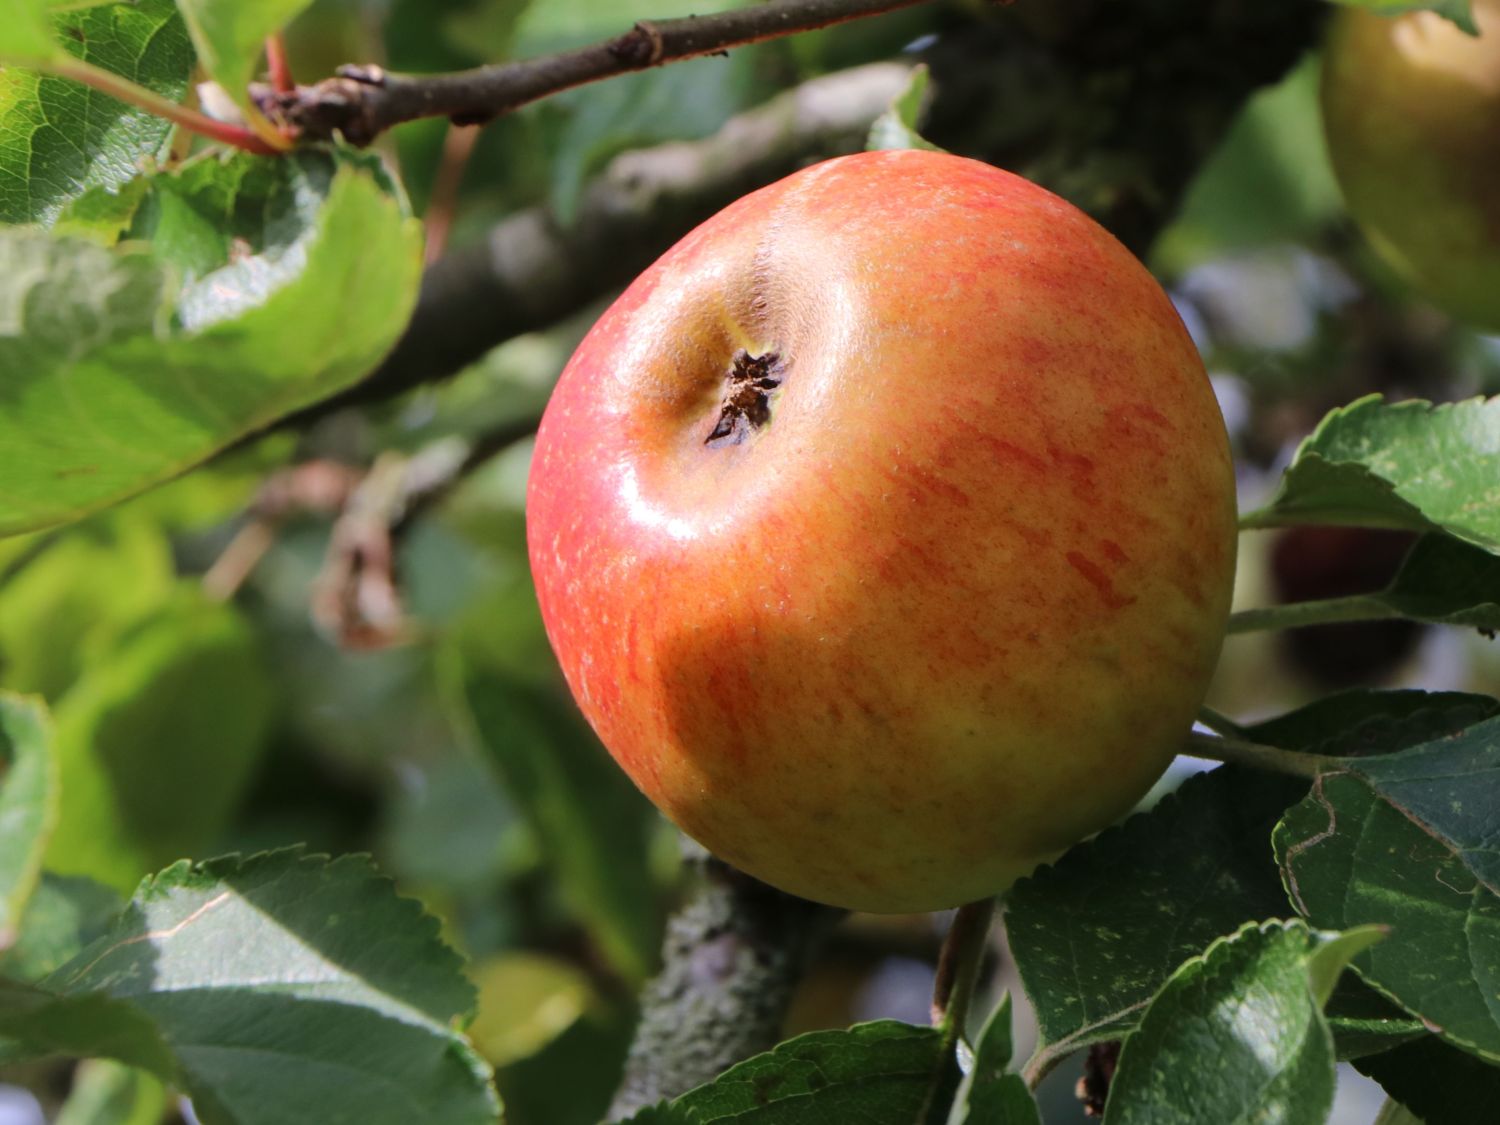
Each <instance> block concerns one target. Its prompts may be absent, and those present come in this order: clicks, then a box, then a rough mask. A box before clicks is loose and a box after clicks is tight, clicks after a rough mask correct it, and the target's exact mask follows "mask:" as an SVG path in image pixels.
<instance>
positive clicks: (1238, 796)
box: [1005, 767, 1307, 1071]
mask: <svg viewBox="0 0 1500 1125" xmlns="http://www.w3.org/2000/svg"><path fill="white" fill-rule="evenodd" d="M1306 789H1307V786H1306V783H1305V782H1298V781H1296V780H1294V779H1291V778H1283V777H1279V776H1276V775H1273V774H1267V773H1257V772H1255V771H1251V770H1245V769H1240V768H1236V767H1221V768H1219V769H1216V770H1213V771H1212V772H1209V773H1204V774H1198V775H1197V776H1195V777H1192V778H1189V779H1188V780H1187V781H1186V782H1184V783H1183V784H1182V786H1181V787H1180V788H1178V789H1177V790H1176V791H1175V792H1173V793H1171V794H1168V795H1167V796H1166V797H1164V798H1163V799H1162V800H1161V801H1160V802H1158V803H1157V804H1156V805H1155V807H1153V808H1152V809H1151V810H1150V811H1149V812H1144V813H1139V814H1137V815H1135V816H1133V817H1131V818H1130V819H1129V820H1127V821H1125V822H1124V823H1123V824H1121V825H1119V826H1117V827H1115V828H1110V829H1107V830H1106V831H1104V832H1101V833H1100V834H1099V835H1098V836H1097V837H1095V838H1094V839H1093V840H1091V841H1089V842H1087V843H1084V844H1080V845H1078V846H1077V847H1075V848H1073V849H1072V850H1071V851H1069V852H1068V853H1067V854H1066V855H1064V856H1063V857H1062V859H1060V860H1059V861H1058V862H1057V863H1056V864H1054V865H1052V866H1050V867H1044V868H1042V869H1040V870H1039V871H1037V873H1036V874H1035V875H1032V876H1031V877H1030V878H1027V879H1023V880H1021V881H1020V882H1019V883H1017V884H1016V885H1015V887H1014V888H1012V890H1011V892H1010V894H1009V895H1008V896H1007V898H1006V906H1005V920H1006V921H1005V924H1006V932H1007V934H1008V935H1009V938H1010V948H1011V955H1012V956H1013V957H1014V958H1015V962H1016V968H1017V970H1018V971H1019V972H1020V975H1021V980H1022V982H1023V984H1024V985H1025V986H1026V993H1027V995H1028V996H1030V997H1031V1000H1032V1004H1033V1005H1034V1006H1035V1008H1036V1015H1037V1022H1038V1024H1039V1027H1040V1032H1041V1037H1040V1046H1039V1048H1038V1052H1037V1056H1036V1059H1035V1061H1034V1062H1033V1063H1032V1064H1031V1068H1034V1069H1038V1070H1041V1071H1045V1070H1046V1069H1047V1068H1049V1067H1050V1066H1052V1065H1053V1064H1055V1063H1056V1062H1057V1061H1058V1060H1060V1059H1061V1058H1063V1057H1064V1056H1065V1055H1067V1054H1068V1053H1069V1052H1071V1051H1074V1050H1077V1049H1078V1048H1080V1047H1084V1046H1087V1045H1088V1044H1090V1043H1097V1042H1103V1041H1105V1040H1109V1039H1119V1038H1121V1037H1123V1036H1124V1035H1125V1034H1126V1033H1128V1032H1129V1031H1130V1029H1131V1028H1132V1027H1134V1026H1135V1024H1136V1022H1137V1021H1138V1020H1139V1019H1140V1018H1141V1014H1142V1012H1144V1011H1145V1009H1146V1006H1147V1005H1148V1004H1149V1003H1150V1001H1151V998H1152V996H1154V995H1155V994H1156V992H1157V990H1158V989H1160V988H1161V986H1162V984H1163V983H1164V982H1165V981H1166V980H1167V979H1168V978H1169V977H1170V976H1171V975H1172V973H1173V972H1175V971H1176V970H1177V968H1178V966H1180V965H1181V964H1182V963H1183V961H1184V960H1186V959H1187V958H1189V957H1191V956H1193V955H1195V954H1197V953H1199V952H1201V951H1202V950H1203V949H1204V947H1205V946H1207V945H1208V944H1209V943H1210V942H1211V941H1213V940H1214V939H1215V938H1217V937H1220V936H1221V935H1223V934H1226V933H1232V932H1234V931H1235V930H1237V929H1238V928H1239V927H1240V926H1242V925H1243V924H1245V923H1246V922H1247V921H1258V920H1260V919H1263V918H1275V917H1279V916H1286V915H1289V914H1290V913H1291V909H1290V904H1289V903H1288V902H1287V899H1286V894H1285V892H1284V891H1283V890H1282V888H1281V885H1280V883H1279V881H1278V879H1277V876H1276V867H1275V862H1274V858H1273V856H1272V854H1271V843H1270V840H1271V829H1272V828H1273V827H1274V826H1275V824H1276V821H1277V819H1278V818H1279V817H1280V816H1281V814H1282V812H1283V810H1285V809H1286V807H1287V806H1288V805H1290V804H1292V803H1293V802H1294V801H1296V800H1297V799H1298V798H1299V797H1300V796H1301V795H1302V794H1303V793H1305V792H1306Z"/></svg>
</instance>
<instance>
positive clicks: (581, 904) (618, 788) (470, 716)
mask: <svg viewBox="0 0 1500 1125" xmlns="http://www.w3.org/2000/svg"><path fill="white" fill-rule="evenodd" d="M554 667H555V666H554V664H553V661H552V658H551V656H550V653H549V652H548V649H547V645H546V637H545V635H544V633H543V631H542V627H541V615H540V612H539V611H538V609H537V607H536V600H535V594H534V593H533V592H532V590H531V587H530V585H529V584H528V583H514V584H512V585H510V586H508V587H503V588H501V589H500V590H498V591H497V593H496V595H495V596H494V597H493V598H491V599H490V600H489V601H488V602H487V603H486V604H485V605H482V606H480V607H479V609H478V610H477V611H476V612H475V613H474V614H473V615H472V616H471V617H470V618H469V619H467V620H466V621H465V622H464V623H463V624H462V625H461V626H460V627H459V628H457V629H456V630H455V631H454V633H453V634H452V640H451V643H450V645H449V647H448V649H447V651H446V652H445V653H444V654H443V657H442V660H441V674H442V680H443V685H444V689H445V694H446V695H447V697H448V699H449V702H450V704H451V706H452V711H453V714H454V716H455V718H456V721H457V723H458V725H459V728H460V729H461V730H463V731H464V732H465V733H466V735H467V737H468V739H469V741H470V742H471V743H472V744H473V745H474V746H476V748H478V749H479V750H480V751H482V752H483V753H484V755H485V756H486V757H487V758H488V759H489V760H490V761H491V762H493V763H494V765H495V767H496V768H497V769H498V771H499V774H500V777H501V780H502V781H503V782H504V783H505V786H506V791H507V793H508V794H509V795H510V797H511V799H512V800H514V801H515V803H516V806H517V809H518V811H519V812H520V813H521V815H522V816H523V817H524V818H525V820H526V822H527V823H528V824H529V825H530V827H531V829H532V831H533V832H534V834H535V835H536V838H537V840H538V841H539V842H540V844H541V847H542V851H543V854H544V856H545V858H546V861H547V863H548V864H549V865H550V866H551V867H552V869H553V871H554V873H555V876H556V878H557V881H558V884H559V887H560V889H561V891H562V893H563V896H564V898H565V900H566V902H567V904H568V906H569V907H570V908H571V909H572V910H573V911H574V912H575V913H576V914H577V915H578V917H579V918H581V919H582V920H583V921H584V922H585V923H586V924H587V925H588V927H589V929H590V930H592V931H593V933H594V934H595V936H596V937H597V939H598V941H599V942H600V945H601V946H602V947H603V949H604V951H605V952H606V954H607V955H608V956H609V958H610V960H611V961H612V962H613V963H614V964H615V966H616V967H617V968H618V969H619V970H620V971H621V972H622V973H624V974H625V975H626V976H627V977H628V978H629V979H632V980H641V979H642V978H644V976H645V975H646V973H647V972H648V971H649V969H650V967H651V965H652V963H653V962H654V960H655V958H656V955H657V949H658V945H659V942H658V935H659V932H660V916H659V913H658V907H657V895H656V893H655V885H654V881H653V879H652V874H651V867H650V862H649V844H650V839H651V834H652V832H653V830H654V828H655V825H656V824H657V823H658V821H657V817H656V814H655V812H654V811H653V810H652V808H651V805H650V804H649V803H648V802H647V801H646V799H645V798H644V797H642V796H641V794H640V793H639V792H638V791H637V790H636V788H635V786H634V785H632V784H631V783H630V781H629V780H628V779H627V778H626V776H625V774H624V773H623V772H622V771H621V770H620V769H619V767H617V766H616V765H615V764H614V762H613V761H611V759H610V757H609V755H608V753H607V752H606V751H605V750H604V748H603V747H602V746H601V745H600V744H599V741H598V739H597V738H595V737H594V735H593V733H592V732H591V731H590V730H589V728H588V726H587V724H586V723H585V722H584V721H583V719H582V717H581V716H580V715H579V714H578V712H577V710H576V708H575V707H574V706H573V703H572V701H571V700H570V699H566V698H564V696H563V693H562V691H561V690H560V688H559V686H558V683H557V679H556V677H555V674H554V672H553V670H554Z"/></svg>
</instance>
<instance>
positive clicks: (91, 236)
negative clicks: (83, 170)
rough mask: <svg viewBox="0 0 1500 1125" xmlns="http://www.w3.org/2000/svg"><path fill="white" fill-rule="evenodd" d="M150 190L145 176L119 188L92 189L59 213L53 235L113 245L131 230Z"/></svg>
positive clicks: (54, 222) (54, 224) (53, 224)
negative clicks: (137, 212) (136, 214)
mask: <svg viewBox="0 0 1500 1125" xmlns="http://www.w3.org/2000/svg"><path fill="white" fill-rule="evenodd" d="M150 187H151V181H150V180H149V179H147V178H146V177H145V176H137V177H135V178H134V179H133V180H129V181H127V182H126V183H124V184H121V185H120V186H119V188H118V189H111V188H107V187H91V188H89V189H88V190H87V191H85V192H84V193H83V194H82V195H79V196H77V197H75V198H74V199H73V200H71V201H70V202H69V203H68V204H67V206H65V207H64V208H63V209H62V210H61V211H60V212H59V213H58V216H57V218H56V219H55V220H53V223H52V233H53V234H54V235H56V236H57V237H59V238H86V239H88V240H89V241H91V242H97V243H98V244H99V245H100V246H113V245H114V244H115V243H116V242H118V241H120V238H121V236H122V235H124V234H125V232H126V231H128V230H129V229H130V224H131V223H132V222H134V221H135V213H136V211H138V210H139V209H140V206H141V204H142V203H143V202H145V200H146V195H147V193H148V192H149V190H150Z"/></svg>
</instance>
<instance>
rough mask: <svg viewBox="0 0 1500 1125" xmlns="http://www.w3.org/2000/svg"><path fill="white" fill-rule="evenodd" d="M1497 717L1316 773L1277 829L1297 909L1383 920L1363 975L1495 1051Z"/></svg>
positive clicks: (1354, 920) (1498, 1001)
mask: <svg viewBox="0 0 1500 1125" xmlns="http://www.w3.org/2000/svg"><path fill="white" fill-rule="evenodd" d="M1497 750H1500V719H1489V720H1486V721H1484V722H1481V723H1479V724H1477V725H1475V726H1473V727H1470V728H1469V729H1467V730H1465V731H1463V732H1461V733H1459V734H1456V735H1451V736H1449V737H1447V738H1443V739H1441V740H1438V741H1434V742H1430V743H1427V744H1424V745H1422V746H1418V747H1415V748H1413V749H1410V750H1406V751H1404V752H1402V753H1398V754H1389V755H1380V756H1377V757H1371V758H1361V759H1353V760H1351V761H1350V763H1349V766H1348V769H1347V771H1340V772H1335V773H1328V774H1324V775H1323V776H1322V777H1320V778H1319V780H1318V782H1317V783H1316V784H1315V786H1314V788H1313V791H1312V793H1311V794H1309V796H1308V797H1307V798H1306V799H1305V800H1303V801H1302V802H1301V803H1300V804H1299V805H1297V806H1296V807H1295V808H1293V809H1292V810H1290V811H1289V812H1288V813H1287V815H1286V817H1285V818H1284V819H1283V821H1282V823H1281V824H1280V825H1279V826H1278V827H1277V829H1276V834H1275V843H1276V851H1277V856H1278V859H1279V861H1280V863H1281V867H1282V872H1283V877H1284V878H1285V880H1286V885H1287V889H1288V891H1289V893H1290V894H1291V897H1292V901H1293V903H1294V904H1295V905H1296V907H1297V910H1298V912H1299V913H1301V914H1302V915H1303V916H1305V917H1306V918H1308V919H1309V920H1310V921H1311V922H1313V924H1315V925H1319V926H1329V925H1334V926H1343V927H1348V926H1353V925H1359V924H1363V923H1381V924H1385V925H1389V926H1390V927H1391V929H1392V933H1393V937H1392V940H1391V941H1390V942H1387V943H1386V944H1385V946H1384V947H1382V948H1379V949H1376V950H1373V951H1371V952H1370V953H1368V954H1366V955H1364V956H1362V957H1361V958H1360V959H1359V960H1358V961H1357V962H1356V968H1357V969H1358V970H1359V972H1360V975H1361V976H1363V977H1364V978H1365V979H1366V980H1367V981H1369V982H1370V983H1371V984H1373V985H1375V986H1376V987H1377V988H1378V989H1379V990H1381V991H1382V992H1384V993H1385V994H1387V995H1388V996H1390V997H1392V998H1393V999H1394V1000H1396V1001H1397V1002H1398V1003H1399V1004H1401V1005H1402V1007H1404V1008H1406V1009H1407V1010H1409V1011H1411V1012H1412V1013H1414V1014H1415V1015H1418V1016H1420V1017H1422V1018H1423V1020H1425V1021H1426V1022H1427V1024H1428V1026H1430V1027H1432V1028H1433V1029H1434V1030H1437V1031H1438V1032H1439V1033H1440V1034H1441V1035H1442V1036H1443V1037H1444V1038H1445V1039H1447V1040H1449V1041H1450V1042H1453V1043H1457V1044H1459V1045H1460V1046H1463V1047H1465V1048H1466V1049H1469V1050H1472V1051H1475V1052H1477V1053H1480V1054H1483V1055H1486V1056H1487V1057H1489V1058H1491V1059H1500V895H1497V887H1500V854H1497V852H1496V849H1495V843H1494V842H1495V840H1496V839H1500V754H1497Z"/></svg>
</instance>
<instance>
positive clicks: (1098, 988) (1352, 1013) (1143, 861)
mask: <svg viewBox="0 0 1500 1125" xmlns="http://www.w3.org/2000/svg"><path fill="white" fill-rule="evenodd" d="M1497 714H1500V700H1495V699H1492V698H1490V697H1489V696H1481V695H1466V694H1463V693H1458V692H1448V693H1430V694H1429V693H1426V692H1419V691H1391V692H1373V691H1351V692H1346V693H1343V694H1340V695H1334V696H1329V697H1327V698H1325V699H1322V700H1319V701H1318V702H1316V703H1314V704H1312V705H1310V706H1308V707H1304V708H1301V709H1300V710H1297V711H1293V712H1290V713H1289V714H1286V715H1283V716H1280V717H1278V718H1276V719H1272V720H1269V721H1267V722H1264V723H1260V724H1257V725H1253V726H1250V727H1247V728H1244V729H1243V730H1242V732H1241V734H1242V736H1243V737H1245V738H1249V739H1251V740H1253V741H1256V742H1262V743H1266V744H1268V745H1272V746H1280V747H1284V748H1286V749H1289V750H1303V751H1307V752H1310V753H1317V754H1324V755H1330V756H1333V755H1348V754H1361V753H1363V754H1371V753H1386V752H1389V751H1392V750H1397V749H1401V748H1403V747H1408V746H1414V745H1417V744H1419V743H1422V742H1425V741H1428V740H1429V739H1435V738H1440V737H1443V736H1445V735H1448V734H1451V733H1453V732H1455V731H1458V730H1462V729H1464V728H1465V727H1467V726H1469V725H1471V724H1472V723H1475V722H1478V721H1480V720H1482V719H1485V718H1488V717H1490V716H1493V715H1497ZM1306 792H1307V783H1306V782H1303V781H1297V780H1294V779H1291V778H1285V777H1280V776H1277V775H1273V774H1267V773H1259V772H1255V771H1251V770H1245V769H1240V768H1238V767H1232V766H1226V767H1220V768H1218V769H1215V770H1213V771H1211V772H1209V773H1204V774H1199V775H1197V776H1195V777H1192V778H1189V779H1188V780H1187V781H1186V782H1184V783H1183V784H1182V786H1180V787H1179V788H1178V789H1177V790H1176V791H1175V792H1174V793H1171V794H1168V795H1167V796H1166V797H1165V798H1163V799H1162V800H1161V801H1160V802H1158V803H1157V804H1156V805H1155V806H1154V807H1153V808H1152V809H1151V810H1150V811H1148V812H1144V813H1139V814H1137V815H1135V816H1133V817H1131V818H1130V819H1129V820H1127V821H1125V822H1124V823H1123V824H1121V825H1119V826H1117V827H1115V828H1111V829H1107V830H1106V831H1104V832H1102V833H1100V834H1099V835H1098V836H1097V837H1095V838H1094V839H1093V840H1091V841H1088V842H1086V843H1083V844H1080V845H1078V846H1076V847H1074V848H1073V849H1071V850H1070V851H1069V852H1067V854H1065V855H1064V856H1063V857H1062V859H1060V860H1059V861H1058V862H1057V863H1056V864H1054V865H1052V866H1049V867H1043V868H1041V869H1040V870H1038V871H1037V872H1036V874H1034V875H1033V876H1031V877H1030V878H1028V879H1023V880H1021V881H1020V882H1019V883H1017V884H1016V885H1015V887H1014V888H1013V889H1012V890H1011V892H1010V894H1009V895H1008V896H1007V899H1006V928H1007V932H1008V934H1009V938H1010V947H1011V953H1012V956H1013V957H1014V958H1015V961H1016V968H1017V970H1018V971H1019V973H1020V976H1021V980H1022V983H1023V984H1024V985H1025V987H1026V992H1027V995H1028V996H1030V997H1031V999H1032V1003H1033V1005H1034V1006H1035V1009H1036V1013H1037V1021H1038V1024H1039V1029H1040V1032H1041V1043H1040V1046H1039V1048H1038V1052H1037V1055H1036V1058H1035V1059H1034V1060H1033V1062H1032V1063H1031V1064H1030V1065H1029V1067H1028V1069H1036V1070H1041V1071H1045V1070H1046V1069H1047V1068H1049V1067H1051V1066H1052V1065H1055V1064H1056V1063H1057V1062H1058V1061H1059V1060H1060V1059H1061V1058H1063V1057H1064V1056H1066V1055H1067V1054H1068V1053H1069V1052H1071V1051H1074V1050H1077V1049H1078V1048H1080V1047H1085V1046H1087V1045H1089V1044H1090V1043H1098V1042H1104V1041H1106V1040H1110V1039H1119V1038H1121V1037H1122V1036H1123V1035H1125V1034H1126V1033H1128V1032H1129V1030H1130V1029H1131V1028H1132V1027H1134V1026H1135V1024H1136V1022H1137V1021H1138V1020H1139V1019H1140V1015H1141V1012H1142V1011H1144V1009H1145V1007H1146V1005H1147V1004H1148V1003H1149V1002H1150V1000H1151V997H1152V996H1154V995H1155V994H1156V992H1157V990H1158V989H1159V988H1160V987H1161V986H1162V984H1163V983H1164V982H1165V981H1166V980H1167V978H1168V977H1169V976H1170V975H1171V974H1172V973H1173V972H1174V971H1175V970H1176V969H1177V967H1178V966H1179V965H1181V964H1182V962H1183V961H1184V960H1186V959H1187V958H1189V957H1191V956H1193V955H1195V954H1196V953H1198V952H1199V951H1201V950H1202V949H1203V948H1204V947H1206V946H1207V945H1208V943H1209V942H1211V941H1213V940H1214V939H1215V938H1217V937H1220V936H1221V935H1223V934H1227V933H1232V932H1234V931H1235V930H1237V929H1238V928H1239V927H1240V926H1242V925H1244V924H1245V923H1246V922H1250V921H1260V920H1262V919H1266V918H1275V917H1282V916H1287V915H1289V914H1290V913H1291V903H1290V902H1289V901H1288V899H1287V897H1286V892H1285V890H1284V889H1283V887H1282V885H1281V879H1280V876H1279V874H1278V872H1277V869H1276V861H1275V856H1274V855H1273V853H1272V850H1271V831H1272V829H1273V828H1274V827H1275V825H1276V823H1277V821H1278V819H1279V818H1280V817H1281V815H1282V813H1283V812H1284V811H1285V809H1286V808H1287V807H1288V806H1289V805H1291V804H1293V803H1294V802H1296V801H1297V800H1299V799H1300V798H1302V797H1303V796H1304V795H1305V794H1306ZM1330 1018H1331V1019H1333V1021H1334V1024H1335V1027H1336V1029H1337V1031H1338V1033H1339V1050H1340V1053H1341V1054H1343V1055H1345V1056H1348V1057H1353V1056H1354V1055H1355V1054H1359V1053H1365V1052H1368V1051H1369V1050H1372V1049H1378V1047H1379V1046H1380V1045H1390V1043H1392V1042H1399V1041H1400V1040H1401V1039H1402V1038H1406V1037H1409V1036H1410V1035H1411V1034H1412V1033H1413V1025H1412V1022H1411V1021H1410V1020H1409V1019H1407V1018H1405V1017H1404V1016H1403V1015H1402V1014H1401V1013H1399V1012H1395V1011H1391V1010H1389V1009H1388V1008H1383V1007H1382V1006H1381V1005H1379V1004H1378V1002H1372V999H1371V998H1370V997H1369V996H1368V995H1367V990H1363V989H1360V988H1358V987H1357V986H1346V988H1345V989H1344V990H1342V991H1341V993H1340V996H1339V997H1338V998H1337V999H1336V1000H1335V1002H1334V1004H1333V1006H1332V1010H1331V1011H1330Z"/></svg>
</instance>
